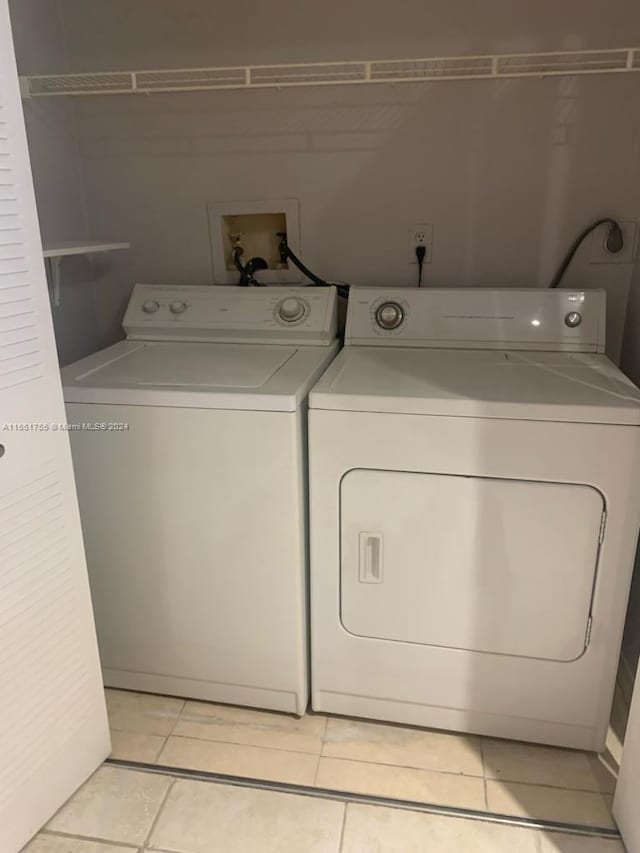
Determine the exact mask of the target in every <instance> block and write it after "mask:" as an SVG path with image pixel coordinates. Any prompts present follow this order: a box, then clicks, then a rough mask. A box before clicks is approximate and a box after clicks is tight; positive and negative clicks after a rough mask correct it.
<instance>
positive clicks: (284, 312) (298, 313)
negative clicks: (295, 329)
mask: <svg viewBox="0 0 640 853" xmlns="http://www.w3.org/2000/svg"><path fill="white" fill-rule="evenodd" d="M304 312H305V305H304V302H302V301H301V300H300V299H296V298H295V297H294V296H291V297H289V298H288V299H283V300H282V302H281V303H280V305H278V317H280V319H281V320H284V322H285V323H295V322H296V320H301V319H302V318H303V317H304Z"/></svg>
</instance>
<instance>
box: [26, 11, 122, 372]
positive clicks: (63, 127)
mask: <svg viewBox="0 0 640 853" xmlns="http://www.w3.org/2000/svg"><path fill="white" fill-rule="evenodd" d="M11 20H12V27H13V35H14V41H15V45H16V53H17V57H18V64H19V69H20V70H21V71H23V72H24V71H29V72H31V73H37V72H39V71H47V70H50V69H51V68H57V69H58V70H67V61H68V60H67V56H66V47H65V37H64V27H63V22H62V18H61V16H60V11H59V9H58V4H57V2H49V0H47V2H41V0H17V2H12V3H11ZM23 106H24V113H25V122H26V127H27V136H28V140H29V153H30V157H31V166H32V170H33V174H34V182H35V190H36V200H37V204H38V216H39V219H40V229H41V232H42V239H43V243H45V244H47V243H56V242H66V241H77V240H84V239H87V238H88V237H90V236H92V237H94V238H95V236H96V235H95V233H91V234H90V232H89V225H88V218H87V207H86V200H85V195H84V185H83V178H82V161H81V158H80V153H79V149H78V144H77V136H76V126H75V117H74V108H73V104H72V103H71V102H69V101H67V100H55V99H54V100H40V101H38V100H32V101H24V102H23ZM107 277H108V267H107V265H106V264H105V262H104V261H102V260H100V261H98V262H96V263H90V262H89V261H88V260H87V259H86V258H81V257H78V258H69V259H65V260H64V261H63V265H62V281H63V284H62V304H61V305H60V306H59V307H53V320H54V326H55V332H56V342H57V346H58V355H59V358H60V361H61V363H62V364H67V363H69V362H71V361H74V360H76V359H78V358H81V357H83V356H85V355H87V354H88V353H91V352H94V351H95V350H96V349H99V348H100V347H101V346H104V345H105V344H106V343H109V342H110V341H111V340H113V339H114V331H113V327H114V325H115V327H116V335H117V334H119V331H118V327H119V314H120V312H121V307H122V306H121V304H117V305H114V306H110V310H109V311H108V312H107V313H105V312H104V311H103V310H102V303H101V298H103V297H104V287H105V279H106V278H107ZM126 280H127V288H128V283H129V281H130V280H131V278H130V275H129V276H127V279H126ZM114 313H115V314H116V315H117V316H116V318H115V321H114V318H113V317H110V316H109V315H113V314H114Z"/></svg>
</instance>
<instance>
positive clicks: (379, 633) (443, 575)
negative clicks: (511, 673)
mask: <svg viewBox="0 0 640 853" xmlns="http://www.w3.org/2000/svg"><path fill="white" fill-rule="evenodd" d="M340 507H341V558H340V581H341V596H340V601H341V607H340V613H341V619H342V624H343V625H344V627H345V629H346V630H347V631H349V632H350V633H352V634H355V635H357V636H361V637H372V638H377V639H384V640H395V641H398V642H405V643H420V644H422V645H431V646H443V647H446V648H457V649H466V650H469V651H478V652H489V653H494V654H508V655H519V656H522V657H531V658H544V659H546V660H558V661H570V660H575V659H576V658H578V657H580V655H582V654H583V653H584V650H585V647H586V645H587V642H588V634H589V618H590V611H591V599H592V594H593V586H594V580H595V574H596V566H597V561H598V548H599V539H600V530H601V523H602V517H603V511H604V504H603V500H602V495H601V494H600V493H599V492H598V491H596V490H595V489H592V488H591V487H589V486H582V485H575V484H566V483H538V482H530V481H525V480H501V479H490V478H483V477H463V476H454V475H448V474H446V475H445V474H422V473H413V472H406V471H375V470H366V469H354V470H351V471H349V473H348V474H346V475H345V476H344V477H343V478H342V482H341V487H340ZM567 531H570V535H568V533H567ZM541 625H554V626H555V629H554V631H553V632H548V631H541V630H540V626H541Z"/></svg>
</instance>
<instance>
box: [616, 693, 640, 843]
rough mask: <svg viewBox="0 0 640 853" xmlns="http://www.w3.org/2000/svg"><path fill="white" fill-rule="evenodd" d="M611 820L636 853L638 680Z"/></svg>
mask: <svg viewBox="0 0 640 853" xmlns="http://www.w3.org/2000/svg"><path fill="white" fill-rule="evenodd" d="M613 816H614V817H615V819H616V823H617V824H618V826H619V827H620V832H621V833H622V838H623V840H624V843H625V846H626V848H627V850H628V853H640V679H638V678H636V686H635V689H634V691H633V700H632V702H631V710H630V712H629V722H628V724H627V733H626V736H625V739H624V746H623V749H622V762H621V764H620V773H619V775H618V785H617V787H616V794H615V797H614V800H613Z"/></svg>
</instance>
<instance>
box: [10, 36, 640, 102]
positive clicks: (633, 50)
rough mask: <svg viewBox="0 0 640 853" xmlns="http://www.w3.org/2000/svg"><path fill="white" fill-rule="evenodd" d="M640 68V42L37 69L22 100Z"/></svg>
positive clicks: (618, 71)
mask: <svg viewBox="0 0 640 853" xmlns="http://www.w3.org/2000/svg"><path fill="white" fill-rule="evenodd" d="M637 71H640V47H630V48H613V49H611V50H573V51H571V50H569V51H559V52H554V53H511V54H495V55H490V56H449V57H432V58H427V59H391V60H388V59H386V60H372V61H367V62H309V63H304V64H303V63H298V64H295V65H244V66H229V67H220V68H216V67H211V68H177V69H170V70H156V71H109V72H96V73H87V74H48V75H47V74H39V75H35V76H25V77H21V78H20V83H21V91H22V96H23V97H24V98H42V97H52V96H57V97H60V96H79V95H80V96H82V95H85V96H86V95H123V94H130V95H135V94H150V93H152V92H193V91H199V90H208V89H257V88H270V87H273V88H287V87H292V86H340V85H342V86H344V85H347V86H349V85H354V84H372V83H416V82H433V81H436V80H473V79H496V78H510V77H549V76H560V75H575V74H621V73H629V72H637Z"/></svg>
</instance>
